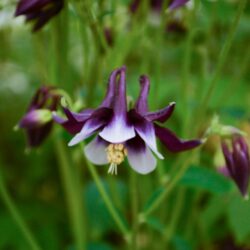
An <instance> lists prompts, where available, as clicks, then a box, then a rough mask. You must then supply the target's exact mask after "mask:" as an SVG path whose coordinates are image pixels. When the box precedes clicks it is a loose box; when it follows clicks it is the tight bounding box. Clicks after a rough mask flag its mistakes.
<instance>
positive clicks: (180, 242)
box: [172, 235, 193, 250]
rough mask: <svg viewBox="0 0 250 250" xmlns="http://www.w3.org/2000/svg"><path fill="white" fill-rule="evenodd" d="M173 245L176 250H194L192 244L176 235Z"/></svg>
mask: <svg viewBox="0 0 250 250" xmlns="http://www.w3.org/2000/svg"><path fill="white" fill-rule="evenodd" d="M172 243H173V245H174V247H175V249H176V250H192V249H193V248H192V246H191V245H190V243H189V242H188V241H187V240H186V239H184V238H183V237H181V236H179V235H176V236H175V237H174V238H173V240H172Z"/></svg>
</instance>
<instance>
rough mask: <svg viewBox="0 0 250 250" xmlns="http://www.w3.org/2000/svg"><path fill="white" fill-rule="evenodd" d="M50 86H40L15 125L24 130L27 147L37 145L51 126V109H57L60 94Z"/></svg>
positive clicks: (47, 133) (44, 137) (46, 134)
mask: <svg viewBox="0 0 250 250" xmlns="http://www.w3.org/2000/svg"><path fill="white" fill-rule="evenodd" d="M54 91H55V89H54V88H52V87H45V86H43V87H41V88H39V89H38V91H37V92H36V94H35V96H34V97H33V99H32V101H31V103H30V105H29V108H28V110H27V113H26V114H25V115H24V117H23V118H22V119H21V120H20V122H19V124H18V125H17V126H18V127H19V128H23V129H25V131H26V134H27V138H28V146H29V147H38V146H39V145H41V143H42V142H43V141H44V140H45V139H46V137H47V136H48V135H49V133H50V131H51V129H52V126H53V119H52V111H55V110H56V109H57V106H58V103H59V100H60V96H59V95H57V94H56V93H55V92H54Z"/></svg>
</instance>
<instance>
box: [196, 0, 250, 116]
mask: <svg viewBox="0 0 250 250" xmlns="http://www.w3.org/2000/svg"><path fill="white" fill-rule="evenodd" d="M246 3H247V0H242V1H240V2H239V7H238V11H237V13H236V16H235V19H234V21H233V24H232V26H231V29H230V31H229V35H228V38H227V40H226V42H225V44H224V46H223V48H222V50H221V53H220V55H219V60H218V64H217V66H216V69H215V72H214V75H213V77H212V80H211V82H210V84H209V87H208V90H207V92H206V94H205V96H204V98H203V100H202V102H201V104H200V108H199V111H198V115H197V117H201V114H203V111H204V110H206V108H207V106H208V104H209V100H210V98H211V96H212V94H213V91H214V89H215V87H216V84H217V82H218V79H219V77H220V73H221V70H222V68H223V66H224V64H225V62H226V59H227V56H228V53H229V50H230V48H231V46H232V42H233V39H234V36H235V33H236V31H237V27H238V24H239V21H240V18H241V16H242V14H243V12H244V9H245V6H246ZM199 119H200V118H199ZM200 120H201V119H200Z"/></svg>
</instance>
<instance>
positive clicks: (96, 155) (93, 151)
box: [84, 136, 109, 165]
mask: <svg viewBox="0 0 250 250" xmlns="http://www.w3.org/2000/svg"><path fill="white" fill-rule="evenodd" d="M108 145H109V143H108V142H106V141H104V140H103V139H102V138H101V137H99V136H97V137H95V139H93V140H92V141H91V142H90V143H89V144H88V145H87V146H85V148H84V153H85V155H86V157H87V159H88V160H89V161H90V162H92V163H94V164H96V165H104V164H107V163H108V158H107V153H106V148H107V147H108Z"/></svg>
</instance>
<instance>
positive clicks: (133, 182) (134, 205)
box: [130, 171, 139, 250]
mask: <svg viewBox="0 0 250 250" xmlns="http://www.w3.org/2000/svg"><path fill="white" fill-rule="evenodd" d="M130 172H131V173H130V197H131V212H132V242H131V243H132V244H131V247H132V249H133V250H137V249H138V248H137V232H138V226H139V223H138V192H137V191H138V190H137V173H136V172H134V171H130Z"/></svg>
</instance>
